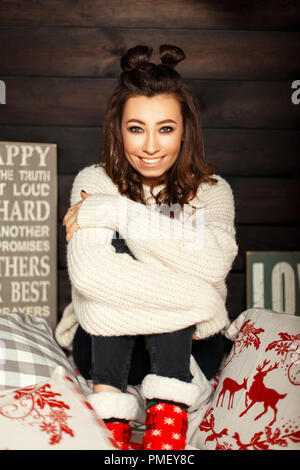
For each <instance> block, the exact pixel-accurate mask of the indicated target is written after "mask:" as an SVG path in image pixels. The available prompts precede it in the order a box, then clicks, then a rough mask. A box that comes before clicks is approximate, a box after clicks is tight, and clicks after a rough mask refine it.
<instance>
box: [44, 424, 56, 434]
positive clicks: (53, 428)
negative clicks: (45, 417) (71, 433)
mask: <svg viewBox="0 0 300 470" xmlns="http://www.w3.org/2000/svg"><path fill="white" fill-rule="evenodd" d="M40 429H41V431H45V432H46V433H47V434H51V433H56V432H57V429H56V426H55V425H54V424H53V423H46V422H45V421H43V422H42V424H41V425H40Z"/></svg>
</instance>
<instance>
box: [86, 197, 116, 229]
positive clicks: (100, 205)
mask: <svg viewBox="0 0 300 470" xmlns="http://www.w3.org/2000/svg"><path fill="white" fill-rule="evenodd" d="M118 199H119V196H118V195H108V194H92V195H91V196H88V197H87V198H86V199H85V200H84V201H83V203H82V205H81V206H80V209H79V211H78V215H77V224H78V226H79V228H87V227H108V228H111V229H114V230H116V229H117V215H118Z"/></svg>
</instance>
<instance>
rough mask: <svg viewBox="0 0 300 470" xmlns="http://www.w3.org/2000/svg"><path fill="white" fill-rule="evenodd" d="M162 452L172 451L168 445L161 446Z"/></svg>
mask: <svg viewBox="0 0 300 470" xmlns="http://www.w3.org/2000/svg"><path fill="white" fill-rule="evenodd" d="M161 448H162V450H172V449H173V447H172V446H171V445H170V444H163V445H162V446H161Z"/></svg>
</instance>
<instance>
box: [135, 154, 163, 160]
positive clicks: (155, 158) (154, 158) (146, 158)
mask: <svg viewBox="0 0 300 470" xmlns="http://www.w3.org/2000/svg"><path fill="white" fill-rule="evenodd" d="M138 157H139V158H140V159H141V160H142V159H143V158H144V159H145V160H157V159H158V158H164V157H165V155H162V156H161V157H153V158H148V157H140V156H139V155H138Z"/></svg>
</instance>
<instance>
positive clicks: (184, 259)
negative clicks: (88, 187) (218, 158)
mask: <svg viewBox="0 0 300 470" xmlns="http://www.w3.org/2000/svg"><path fill="white" fill-rule="evenodd" d="M200 194H201V199H202V201H203V208H200V209H198V210H197V211H196V212H195V214H193V215H192V216H190V217H189V220H185V221H184V222H182V221H179V220H177V219H170V218H169V217H168V216H166V215H163V214H161V213H159V212H157V211H154V210H152V209H151V208H149V207H146V206H144V205H143V204H140V203H137V202H134V201H131V200H130V199H128V198H126V197H123V196H120V195H109V194H94V195H92V196H90V197H89V198H87V199H86V200H85V201H84V202H83V204H82V206H81V207H80V209H79V212H78V217H77V221H78V225H79V227H82V228H83V227H92V226H94V227H97V226H98V227H105V226H106V227H111V228H114V229H115V230H117V231H118V232H119V233H120V234H121V236H122V237H123V238H124V239H125V240H126V243H127V245H128V247H129V249H130V250H131V251H132V253H133V254H134V256H135V257H136V258H137V259H139V260H140V261H143V262H145V263H151V262H153V261H158V260H160V262H161V263H162V264H164V265H165V266H167V267H168V268H170V269H171V270H172V271H174V272H178V273H183V274H192V275H193V276H196V277H198V278H199V279H203V280H205V281H206V282H209V283H218V282H221V281H222V280H224V279H225V277H226V276H227V274H228V272H229V270H230V268H231V265H232V262H233V260H234V258H235V256H236V254H237V244H236V240H235V228H234V201H233V195H232V191H231V188H230V186H229V184H228V183H227V182H226V181H225V180H223V179H222V178H219V180H218V183H217V184H216V186H210V187H208V188H206V189H205V190H204V191H202V192H201V193H200ZM174 233H175V234H177V235H176V236H174Z"/></svg>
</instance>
